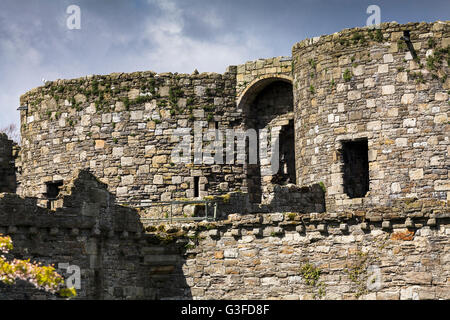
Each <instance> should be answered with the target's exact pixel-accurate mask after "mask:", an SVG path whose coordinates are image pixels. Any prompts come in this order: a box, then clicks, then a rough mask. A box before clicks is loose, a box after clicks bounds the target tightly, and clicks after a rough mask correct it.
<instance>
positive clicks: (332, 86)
mask: <svg viewBox="0 0 450 320" xmlns="http://www.w3.org/2000/svg"><path fill="white" fill-rule="evenodd" d="M335 86H336V82H335V81H334V79H331V81H330V88H334V87H335Z"/></svg>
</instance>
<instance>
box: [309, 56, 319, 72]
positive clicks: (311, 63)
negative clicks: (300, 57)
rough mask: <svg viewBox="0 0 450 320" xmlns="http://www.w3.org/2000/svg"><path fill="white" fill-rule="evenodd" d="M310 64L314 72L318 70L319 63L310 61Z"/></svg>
mask: <svg viewBox="0 0 450 320" xmlns="http://www.w3.org/2000/svg"><path fill="white" fill-rule="evenodd" d="M308 63H309V65H310V66H311V68H313V69H314V70H316V67H317V62H316V61H315V60H314V59H309V61H308Z"/></svg>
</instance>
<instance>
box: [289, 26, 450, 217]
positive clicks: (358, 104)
mask: <svg viewBox="0 0 450 320" xmlns="http://www.w3.org/2000/svg"><path fill="white" fill-rule="evenodd" d="M449 31H450V26H449V22H448V21H447V22H436V23H432V24H427V23H410V24H406V25H399V24H397V23H384V24H382V25H381V26H380V28H379V29H374V30H371V29H369V28H356V29H349V30H344V31H342V32H339V33H335V34H333V35H328V36H322V37H318V38H314V39H307V40H304V41H302V42H300V43H298V44H296V45H295V46H294V47H293V56H292V58H293V65H294V70H293V75H294V89H293V90H294V108H295V134H296V171H297V180H298V181H297V183H298V184H299V185H310V184H314V183H323V186H324V187H325V188H326V196H327V210H328V211H331V212H335V211H344V210H345V209H352V208H369V207H376V206H386V207H389V206H391V205H392V203H393V202H394V201H408V200H410V199H415V198H417V199H420V200H425V199H431V200H435V201H442V200H443V201H448V200H450V181H449V168H450V157H449V153H450V141H449V131H450V122H449V89H450V79H448V71H449V59H450V55H449V45H450V32H449Z"/></svg>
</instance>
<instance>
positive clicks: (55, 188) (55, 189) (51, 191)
mask: <svg viewBox="0 0 450 320" xmlns="http://www.w3.org/2000/svg"><path fill="white" fill-rule="evenodd" d="M46 185H47V192H46V194H45V195H46V197H47V199H49V200H54V199H56V198H57V197H58V196H59V192H60V188H61V187H62V186H63V185H64V182H63V181H54V182H47V184H46Z"/></svg>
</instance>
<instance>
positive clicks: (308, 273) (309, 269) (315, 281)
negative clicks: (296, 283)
mask: <svg viewBox="0 0 450 320" xmlns="http://www.w3.org/2000/svg"><path fill="white" fill-rule="evenodd" d="M321 273H322V271H321V270H320V269H319V268H317V267H316V266H314V265H313V264H311V263H309V262H307V263H306V264H304V265H302V267H301V268H300V274H301V275H302V279H303V281H304V282H305V284H306V285H308V286H310V287H312V288H313V289H315V291H316V292H315V293H314V298H319V299H321V298H323V297H324V296H325V295H326V290H325V288H326V285H325V283H323V282H322V281H319V279H320V275H321Z"/></svg>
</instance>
